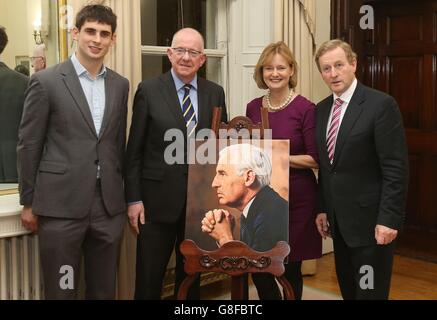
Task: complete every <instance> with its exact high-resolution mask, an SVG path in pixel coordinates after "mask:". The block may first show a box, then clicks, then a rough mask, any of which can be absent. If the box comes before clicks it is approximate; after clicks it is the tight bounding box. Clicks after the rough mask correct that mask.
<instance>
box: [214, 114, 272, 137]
mask: <svg viewBox="0 0 437 320" xmlns="http://www.w3.org/2000/svg"><path fill="white" fill-rule="evenodd" d="M220 115H221V108H218V107H216V108H214V111H213V116H212V125H211V129H212V130H213V131H214V133H215V135H216V137H219V131H220V130H226V131H230V130H234V132H236V133H237V134H238V133H239V132H240V131H241V130H242V129H246V130H247V132H248V133H249V135H250V137H254V133H255V132H256V133H258V132H259V133H260V136H259V137H258V136H257V137H256V138H258V139H264V129H269V115H268V111H267V109H266V108H261V123H256V124H255V123H253V122H252V120H250V118H248V117H245V116H238V117H235V118H233V119H232V120H231V121H230V122H229V123H223V122H220V119H221V118H220Z"/></svg>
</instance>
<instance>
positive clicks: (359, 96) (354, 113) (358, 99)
mask: <svg viewBox="0 0 437 320" xmlns="http://www.w3.org/2000/svg"><path fill="white" fill-rule="evenodd" d="M363 101H364V94H363V87H362V86H361V84H360V83H358V84H357V87H356V89H355V92H354V94H353V96H352V99H351V100H350V102H349V105H348V106H347V110H346V113H345V114H344V117H343V120H342V122H341V125H340V129H339V131H338V136H337V142H336V144H335V151H334V162H333V164H332V166H333V167H335V165H336V164H337V161H338V158H339V156H340V154H341V150H342V149H343V146H344V144H345V142H346V140H347V138H348V136H349V133H350V131H351V129H352V128H353V127H354V125H355V122H356V121H357V119H358V118H359V116H360V114H361V112H362V111H363V106H362V103H363Z"/></svg>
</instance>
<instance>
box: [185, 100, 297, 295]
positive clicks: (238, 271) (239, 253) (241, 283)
mask: <svg viewBox="0 0 437 320" xmlns="http://www.w3.org/2000/svg"><path fill="white" fill-rule="evenodd" d="M220 115H221V108H215V109H214V113H213V121H212V126H211V128H212V129H213V131H214V133H215V134H216V137H219V130H220V129H222V130H223V129H225V130H228V131H229V130H233V131H234V132H236V133H237V135H238V133H239V132H240V131H241V130H242V129H247V130H248V131H249V134H250V135H251V136H253V135H252V134H253V133H254V130H255V129H257V133H258V132H259V133H260V135H261V136H260V137H257V138H261V139H262V138H263V137H264V129H268V128H269V122H268V111H267V110H266V109H265V108H261V123H258V124H254V123H253V122H252V121H251V120H250V119H249V118H248V117H244V116H239V117H235V118H234V119H232V120H231V121H230V122H229V123H228V124H226V123H221V122H220ZM180 250H181V253H182V254H183V256H184V258H185V261H184V270H185V272H186V273H187V275H188V276H187V277H186V278H185V279H184V281H183V282H182V283H181V286H180V288H179V291H178V293H177V299H178V300H184V299H186V297H187V293H188V289H189V288H190V286H191V285H192V284H193V281H194V280H195V279H196V275H197V274H198V273H201V272H219V273H225V274H227V275H230V276H231V299H232V300H247V299H248V297H249V294H248V277H247V276H248V273H257V272H266V273H270V274H272V275H274V276H275V277H276V279H277V280H278V281H279V283H280V284H281V286H282V287H283V290H284V298H285V299H287V300H294V294H293V290H292V287H291V285H290V283H289V282H288V281H287V279H286V278H285V277H284V276H283V274H284V272H285V268H284V260H285V258H286V257H287V256H288V254H289V253H290V246H289V245H288V243H286V242H285V241H279V242H278V243H277V244H276V246H275V247H274V248H273V249H271V250H270V251H266V252H258V251H255V250H253V249H251V248H250V247H248V246H247V245H246V244H245V243H243V242H241V241H237V240H234V241H230V242H227V243H225V244H224V245H223V246H222V247H220V248H218V249H217V250H214V251H206V250H202V249H200V248H199V247H198V246H197V245H196V244H195V243H194V241H192V240H189V239H187V240H184V241H183V242H182V243H181V246H180Z"/></svg>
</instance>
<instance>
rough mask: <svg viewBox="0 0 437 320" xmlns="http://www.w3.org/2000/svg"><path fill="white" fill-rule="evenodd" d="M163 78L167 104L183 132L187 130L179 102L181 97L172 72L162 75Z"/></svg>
mask: <svg viewBox="0 0 437 320" xmlns="http://www.w3.org/2000/svg"><path fill="white" fill-rule="evenodd" d="M161 80H162V81H163V83H164V86H163V88H164V92H163V96H164V99H165V102H166V105H167V108H168V109H169V110H170V112H171V114H172V115H173V116H174V118H175V120H176V122H177V123H178V126H179V128H180V129H181V130H183V132H184V133H185V132H186V131H187V129H186V126H185V120H184V117H183V115H182V108H181V105H180V102H179V98H178V95H177V92H176V87H175V85H174V81H173V77H172V76H171V72H170V71H169V72H167V73H166V74H164V75H162V76H161Z"/></svg>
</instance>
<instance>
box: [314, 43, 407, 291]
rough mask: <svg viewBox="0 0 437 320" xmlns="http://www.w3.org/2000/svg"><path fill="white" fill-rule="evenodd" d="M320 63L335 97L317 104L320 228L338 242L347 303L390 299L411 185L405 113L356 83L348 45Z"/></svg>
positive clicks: (333, 47) (322, 55)
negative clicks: (407, 193) (392, 275)
mask: <svg viewBox="0 0 437 320" xmlns="http://www.w3.org/2000/svg"><path fill="white" fill-rule="evenodd" d="M316 63H317V66H318V68H319V71H320V72H321V75H322V78H323V80H324V81H325V83H326V84H327V85H328V86H329V88H330V89H331V91H332V92H333V94H332V95H331V96H329V97H327V98H326V99H325V100H323V101H322V102H320V103H319V104H318V105H317V129H316V131H317V143H318V151H319V156H320V170H319V187H320V194H319V196H320V204H319V205H320V208H319V209H320V211H319V212H320V214H319V215H318V216H317V218H316V224H317V228H318V230H319V232H320V234H321V235H322V236H323V237H326V236H327V235H332V237H333V241H334V253H335V264H336V271H337V278H338V282H339V284H340V289H341V293H342V296H343V298H344V299H388V295H389V290H390V279H391V272H392V265H393V253H394V246H395V242H394V240H395V239H396V237H397V234H398V230H400V229H401V227H402V224H403V220H404V217H405V198H406V191H407V182H408V160H407V148H406V142H405V133H404V127H403V124H402V117H401V113H400V111H399V107H398V105H397V103H396V101H395V100H394V99H393V98H392V97H390V96H388V95H387V94H385V93H382V92H380V91H377V90H374V89H371V88H368V87H366V86H364V85H362V84H361V83H359V82H358V81H357V80H356V78H355V70H356V66H357V60H356V54H355V53H354V52H353V51H352V49H351V47H350V45H349V44H347V43H345V42H343V41H341V40H331V41H328V42H326V43H324V44H322V46H321V47H320V48H319V50H318V51H317V53H316Z"/></svg>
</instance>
